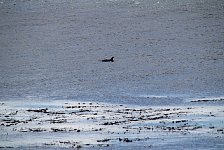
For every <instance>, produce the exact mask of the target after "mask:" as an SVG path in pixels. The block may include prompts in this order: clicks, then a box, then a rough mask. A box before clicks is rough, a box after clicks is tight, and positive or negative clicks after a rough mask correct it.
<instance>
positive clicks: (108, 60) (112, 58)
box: [101, 57, 114, 62]
mask: <svg viewBox="0 0 224 150" xmlns="http://www.w3.org/2000/svg"><path fill="white" fill-rule="evenodd" d="M101 61H102V62H114V57H111V59H103V60H101Z"/></svg>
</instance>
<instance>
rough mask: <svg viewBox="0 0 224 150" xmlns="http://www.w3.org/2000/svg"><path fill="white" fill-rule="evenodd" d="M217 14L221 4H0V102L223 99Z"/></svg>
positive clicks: (76, 0)
mask: <svg viewBox="0 0 224 150" xmlns="http://www.w3.org/2000/svg"><path fill="white" fill-rule="evenodd" d="M223 8H224V2H223V1H222V0H204V1H201V0H184V1H179V0H138V1H137V0H116V1H115V0H73V1H72V0H46V1H42V0H35V1H34V0H31V1H28V0H18V1H16V0H10V1H5V0H0V98H1V99H2V100H9V99H12V100H17V99H27V98H38V99H42V98H43V99H72V100H83V101H86V100H90V101H101V102H112V103H129V104H139V105H153V104H156V105H162V104H165V105H168V104H181V103H183V102H184V101H185V100H186V99H188V98H195V97H220V96H223V93H224V76H223V74H224V54H223V53H224V9H223ZM112 56H114V57H115V62H113V63H110V62H109V63H103V62H101V61H100V60H101V59H104V58H110V57H112Z"/></svg>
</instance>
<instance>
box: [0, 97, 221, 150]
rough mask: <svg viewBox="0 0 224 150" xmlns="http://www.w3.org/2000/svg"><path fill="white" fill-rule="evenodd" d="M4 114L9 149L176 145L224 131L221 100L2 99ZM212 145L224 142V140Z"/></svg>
mask: <svg viewBox="0 0 224 150" xmlns="http://www.w3.org/2000/svg"><path fill="white" fill-rule="evenodd" d="M0 115H1V124H0V126H1V135H0V137H1V139H2V141H1V143H0V147H1V148H6V149H7V148H13V149H17V148H18V149H19V148H31V147H36V149H38V147H39V148H40V147H41V148H47V149H48V148H52V149H71V148H77V149H79V148H83V149H94V148H96V149H98V148H104V149H111V148H116V149H119V148H121V147H123V146H124V147H126V148H131V147H132V146H134V147H135V146H137V147H138V146H139V147H141V149H147V148H150V149H163V148H164V146H168V147H169V146H170V149H172V148H174V147H175V146H178V145H181V146H183V147H188V146H189V145H188V146H187V145H185V144H186V143H187V142H189V141H191V140H192V139H198V140H199V139H200V140H202V141H203V140H205V139H210V141H213V143H219V142H220V141H221V140H222V139H223V137H224V136H223V135H224V123H223V116H224V111H223V107H221V106H163V107H159V106H152V107H150V106H133V105H123V104H122V105H115V104H106V103H96V102H75V101H66V100H60V101H50V102H45V103H43V102H40V101H39V102H37V101H36V102H34V101H33V102H32V103H27V102H21V101H20V102H14V103H13V102H12V101H10V102H1V109H0ZM200 140H199V141H200ZM170 144H171V145H170ZM196 145H197V144H195V148H196V147H197V146H196ZM181 146H180V148H181ZM192 146H193V147H194V144H193V145H191V148H192ZM208 146H210V147H211V148H212V147H213V146H216V147H215V148H216V149H221V148H223V144H222V143H221V142H220V143H219V145H213V144H208ZM188 148H189V149H190V147H188Z"/></svg>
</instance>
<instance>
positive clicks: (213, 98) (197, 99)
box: [190, 96, 224, 102]
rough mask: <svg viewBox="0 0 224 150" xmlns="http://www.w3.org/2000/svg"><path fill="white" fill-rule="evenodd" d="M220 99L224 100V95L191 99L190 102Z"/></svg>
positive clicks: (216, 100)
mask: <svg viewBox="0 0 224 150" xmlns="http://www.w3.org/2000/svg"><path fill="white" fill-rule="evenodd" d="M218 101H224V96H223V97H203V98H194V99H190V102H218Z"/></svg>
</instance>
